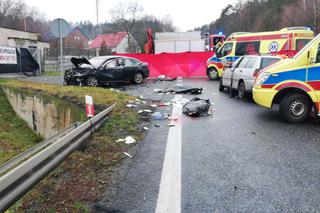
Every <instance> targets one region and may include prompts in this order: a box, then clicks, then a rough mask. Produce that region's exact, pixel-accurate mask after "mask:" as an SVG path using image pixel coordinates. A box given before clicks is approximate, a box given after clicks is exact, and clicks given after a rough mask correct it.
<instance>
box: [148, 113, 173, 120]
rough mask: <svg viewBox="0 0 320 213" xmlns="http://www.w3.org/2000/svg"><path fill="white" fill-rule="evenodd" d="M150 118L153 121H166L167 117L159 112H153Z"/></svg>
mask: <svg viewBox="0 0 320 213" xmlns="http://www.w3.org/2000/svg"><path fill="white" fill-rule="evenodd" d="M151 116H152V118H153V119H154V120H166V119H167V118H168V117H169V116H168V114H166V113H161V112H155V113H153V114H152V115H151Z"/></svg>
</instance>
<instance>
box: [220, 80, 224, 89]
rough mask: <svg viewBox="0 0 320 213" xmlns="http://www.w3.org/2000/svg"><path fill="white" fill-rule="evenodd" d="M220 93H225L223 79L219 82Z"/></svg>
mask: <svg viewBox="0 0 320 213" xmlns="http://www.w3.org/2000/svg"><path fill="white" fill-rule="evenodd" d="M219 91H220V92H223V91H224V86H223V82H222V78H220V81H219Z"/></svg>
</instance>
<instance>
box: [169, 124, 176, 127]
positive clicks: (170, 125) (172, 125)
mask: <svg viewBox="0 0 320 213" xmlns="http://www.w3.org/2000/svg"><path fill="white" fill-rule="evenodd" d="M168 126H169V127H174V126H176V125H175V124H168Z"/></svg>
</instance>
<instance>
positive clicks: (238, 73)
mask: <svg viewBox="0 0 320 213" xmlns="http://www.w3.org/2000/svg"><path fill="white" fill-rule="evenodd" d="M249 59H250V58H249V57H243V59H242V61H241V62H240V64H239V65H238V66H237V67H236V68H235V69H234V71H233V73H232V76H231V87H232V88H238V83H239V79H240V78H241V75H242V73H243V72H244V71H245V69H246V65H247V63H248V61H249Z"/></svg>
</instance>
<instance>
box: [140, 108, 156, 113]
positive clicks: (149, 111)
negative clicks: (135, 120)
mask: <svg viewBox="0 0 320 213" xmlns="http://www.w3.org/2000/svg"><path fill="white" fill-rule="evenodd" d="M144 112H145V113H152V112H153V111H152V110H150V109H142V110H139V111H138V114H142V113H144Z"/></svg>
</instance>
